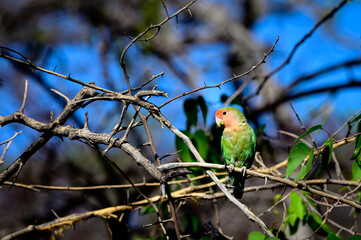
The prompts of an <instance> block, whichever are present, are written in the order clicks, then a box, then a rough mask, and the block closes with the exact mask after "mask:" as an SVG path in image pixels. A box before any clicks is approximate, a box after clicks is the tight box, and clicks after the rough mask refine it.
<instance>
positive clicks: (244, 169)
mask: <svg viewBox="0 0 361 240" xmlns="http://www.w3.org/2000/svg"><path fill="white" fill-rule="evenodd" d="M241 170H242V177H245V176H246V172H247V168H246V167H245V166H243V167H242V168H241Z"/></svg>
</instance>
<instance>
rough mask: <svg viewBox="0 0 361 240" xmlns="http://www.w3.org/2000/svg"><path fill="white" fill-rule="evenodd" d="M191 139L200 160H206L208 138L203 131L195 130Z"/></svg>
mask: <svg viewBox="0 0 361 240" xmlns="http://www.w3.org/2000/svg"><path fill="white" fill-rule="evenodd" d="M193 139H194V141H195V145H196V148H197V150H198V152H199V154H200V155H201V156H202V158H204V159H206V158H207V154H208V150H209V147H208V138H207V136H206V134H205V132H204V131H203V130H197V131H196V132H195V133H194V134H193Z"/></svg>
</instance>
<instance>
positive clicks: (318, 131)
mask: <svg viewBox="0 0 361 240" xmlns="http://www.w3.org/2000/svg"><path fill="white" fill-rule="evenodd" d="M326 120H327V116H326V117H325V119H324V120H323V123H322V125H321V128H320V130H318V132H317V135H318V134H319V133H320V132H321V130H322V128H323V125H325V122H326Z"/></svg>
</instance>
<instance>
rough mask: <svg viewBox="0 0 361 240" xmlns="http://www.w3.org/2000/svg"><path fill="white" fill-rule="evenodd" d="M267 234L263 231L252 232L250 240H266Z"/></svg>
mask: <svg viewBox="0 0 361 240" xmlns="http://www.w3.org/2000/svg"><path fill="white" fill-rule="evenodd" d="M265 239H266V235H264V234H263V233H261V232H251V233H250V234H248V240H265Z"/></svg>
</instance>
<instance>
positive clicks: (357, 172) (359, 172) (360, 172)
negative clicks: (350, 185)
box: [352, 161, 361, 181]
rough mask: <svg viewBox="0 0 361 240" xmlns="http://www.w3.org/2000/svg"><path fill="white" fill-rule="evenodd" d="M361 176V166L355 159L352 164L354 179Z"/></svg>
mask: <svg viewBox="0 0 361 240" xmlns="http://www.w3.org/2000/svg"><path fill="white" fill-rule="evenodd" d="M360 178H361V167H360V165H358V163H357V162H356V161H355V162H354V163H353V164H352V181H358V180H359V179H360Z"/></svg>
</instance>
